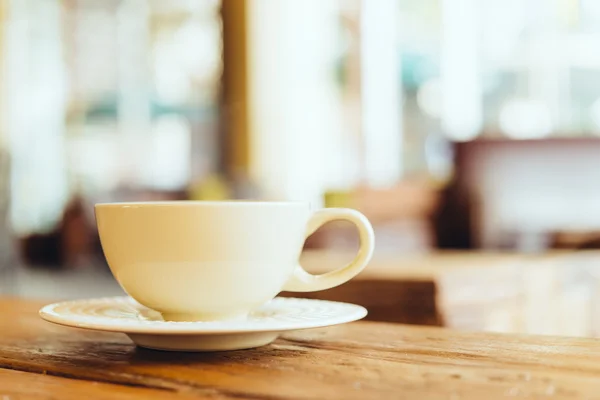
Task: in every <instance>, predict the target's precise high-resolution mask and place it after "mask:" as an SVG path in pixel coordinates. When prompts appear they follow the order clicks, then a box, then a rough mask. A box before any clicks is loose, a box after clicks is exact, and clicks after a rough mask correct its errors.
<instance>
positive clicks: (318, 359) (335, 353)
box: [0, 298, 600, 400]
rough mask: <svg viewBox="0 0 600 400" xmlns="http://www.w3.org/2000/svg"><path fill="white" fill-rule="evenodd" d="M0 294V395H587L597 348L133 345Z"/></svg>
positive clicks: (426, 333) (392, 338) (549, 344)
mask: <svg viewBox="0 0 600 400" xmlns="http://www.w3.org/2000/svg"><path fill="white" fill-rule="evenodd" d="M41 305H42V304H41V303H38V302H30V301H24V300H19V299H6V298H4V299H0V315H2V318H0V332H2V334H1V335H0V399H41V398H44V399H45V398H56V399H83V398H85V399H104V398H110V399H197V398H203V399H205V398H219V399H273V400H275V399H344V400H347V399H361V400H362V399H378V398H380V399H392V398H428V399H430V398H431V399H438V398H439V399H462V400H468V399H474V400H475V399H476V400H480V399H483V398H485V399H501V398H502V399H504V398H506V396H508V397H511V396H516V397H517V398H536V399H537V398H540V399H541V398H553V397H554V398H561V399H589V398H595V397H597V396H598V394H599V393H600V363H599V362H598V360H599V359H600V342H599V341H597V340H592V339H576V338H566V337H549V336H517V335H502V334H489V333H487V334H486V333H465V332H462V333H461V332H458V331H452V330H448V329H444V328H431V327H415V326H404V325H396V324H386V323H377V322H356V323H352V324H347V325H341V326H337V327H331V328H325V329H314V330H306V331H299V332H294V333H288V334H286V335H284V336H283V337H282V338H280V339H279V340H277V341H276V342H275V343H274V344H272V345H269V346H266V347H263V348H259V349H253V350H244V351H235V352H223V353H205V354H202V353H197V354H194V353H169V352H158V351H150V350H143V349H138V348H136V347H134V346H133V345H132V344H131V342H130V341H129V340H128V339H127V338H126V337H125V336H124V335H121V334H111V333H98V332H90V331H83V330H78V329H72V328H64V327H60V326H56V325H52V324H50V323H47V322H45V321H42V320H41V319H40V318H39V317H38V314H37V311H38V308H39V307H40V306H41Z"/></svg>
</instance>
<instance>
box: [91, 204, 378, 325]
mask: <svg viewBox="0 0 600 400" xmlns="http://www.w3.org/2000/svg"><path fill="white" fill-rule="evenodd" d="M95 214H96V222H97V225H98V231H99V234H100V241H101V244H102V249H103V251H104V255H105V257H106V260H107V262H108V264H109V267H110V269H111V271H112V273H113V275H114V276H115V278H116V279H117V281H118V282H119V284H120V285H121V287H122V288H123V289H124V290H125V291H126V292H127V293H128V294H129V295H130V296H131V297H132V298H133V299H135V300H136V301H137V302H139V303H140V304H142V305H144V306H146V307H149V308H151V309H154V310H156V311H159V312H160V313H161V314H162V316H163V318H164V319H165V320H170V321H208V320H224V319H235V318H244V317H246V316H247V315H248V313H250V312H251V311H252V310H254V309H256V308H257V307H259V306H261V305H262V304H264V303H266V302H268V301H269V300H271V299H273V298H274V297H275V296H277V294H278V293H279V292H281V291H282V290H285V291H295V292H309V291H318V290H324V289H329V288H332V287H334V286H337V285H340V284H342V283H344V282H346V281H348V280H350V279H352V278H353V277H354V276H355V275H356V274H358V273H359V272H360V271H361V270H362V269H363V268H364V267H365V266H366V265H367V263H368V262H369V261H370V259H371V256H372V254H373V249H374V235H373V228H372V227H371V224H370V223H369V221H368V220H367V218H366V217H365V216H364V215H362V214H361V213H359V212H358V211H355V210H350V209H342V208H326V209H321V210H318V211H315V212H312V211H311V209H310V207H309V205H308V204H307V203H302V202H258V201H257V202H253V201H223V202H220V201H172V202H139V203H105V204H97V205H96V206H95ZM332 220H347V221H350V222H352V223H353V224H355V225H356V227H357V228H358V231H359V234H360V242H361V245H360V250H359V252H358V255H357V256H356V258H355V259H354V261H353V262H351V263H350V264H349V265H347V266H344V267H342V268H339V269H337V270H335V271H332V272H329V273H326V274H322V275H311V274H309V273H308V272H306V271H305V270H304V269H302V267H301V266H300V265H299V262H298V260H299V257H300V253H301V251H302V248H303V243H304V240H305V238H306V237H307V236H308V235H310V234H312V233H313V232H314V231H316V230H317V229H318V228H319V227H320V226H322V225H323V224H325V223H326V222H329V221H332Z"/></svg>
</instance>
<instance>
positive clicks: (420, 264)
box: [284, 250, 600, 336]
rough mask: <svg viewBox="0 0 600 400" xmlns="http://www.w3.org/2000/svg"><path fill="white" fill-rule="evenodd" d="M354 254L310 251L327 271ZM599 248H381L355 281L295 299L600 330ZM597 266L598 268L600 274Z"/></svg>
mask: <svg viewBox="0 0 600 400" xmlns="http://www.w3.org/2000/svg"><path fill="white" fill-rule="evenodd" d="M352 256H353V254H352V253H350V252H345V251H344V252H332V251H316V250H311V251H306V252H305V253H304V254H303V258H302V260H301V262H302V264H303V265H304V266H305V267H306V268H307V269H308V270H310V271H312V272H315V273H322V272H326V271H328V270H332V269H334V268H335V267H337V266H340V265H343V264H344V263H346V262H348V261H349V260H351V259H352ZM599 268H600V252H596V251H589V252H562V251H555V252H551V253H547V254H543V255H526V254H515V253H488V252H452V251H449V252H434V253H424V254H417V255H404V256H402V255H398V254H389V255H386V254H385V253H379V254H376V255H375V256H374V258H373V261H372V262H371V263H370V265H369V266H368V267H367V268H366V269H365V270H364V271H363V272H362V273H361V274H360V275H359V276H358V277H356V278H355V279H353V280H352V281H350V282H348V283H346V284H344V285H342V286H338V287H336V288H333V289H330V290H327V291H322V292H313V293H284V295H286V296H292V297H308V298H316V299H323V300H334V301H336V300H337V301H346V302H351V303H357V304H361V305H363V306H365V307H366V308H367V309H368V310H369V315H368V316H367V319H370V320H374V321H385V322H400V323H407V324H422V325H423V324H424V325H437V326H445V327H450V328H455V329H463V330H471V331H496V332H515V333H539V334H554V335H576V336H600V314H598V311H597V310H600V307H598V305H600V290H598V289H600V284H599V282H600V281H599V280H598V276H600V274H599V273H600V269H599ZM596 270H598V273H597V272H595V271H596Z"/></svg>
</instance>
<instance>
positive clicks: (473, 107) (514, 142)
mask: <svg viewBox="0 0 600 400" xmlns="http://www.w3.org/2000/svg"><path fill="white" fill-rule="evenodd" d="M0 4H1V8H0V62H1V68H0V124H1V125H0V165H1V167H0V196H1V197H0V219H1V224H0V229H1V232H0V293H2V294H9V295H15V296H25V297H37V298H51V299H57V298H78V297H83V296H92V295H93V296H107V295H113V294H119V293H122V290H121V289H120V288H119V287H118V285H117V284H116V283H115V281H114V279H113V278H112V276H111V275H110V273H109V271H108V266H107V264H106V262H105V260H104V257H103V255H102V249H101V246H100V243H99V239H98V236H97V231H96V226H95V219H94V211H93V205H94V203H98V202H110V201H149V200H226V199H260V200H302V201H307V202H310V203H311V204H312V205H313V206H314V207H316V208H318V207H351V208H356V209H358V210H360V211H361V212H363V213H364V214H365V215H366V216H367V217H368V218H369V219H370V220H371V222H372V223H373V225H374V229H375V233H376V238H377V250H376V254H375V257H374V259H373V261H372V262H371V265H370V266H369V267H367V269H366V270H365V271H364V273H363V274H361V276H359V277H358V278H356V279H354V280H353V281H352V282H350V283H348V284H346V285H343V286H340V287H339V288H336V289H333V290H331V291H327V292H323V293H319V292H317V293H310V294H307V296H312V297H315V298H327V299H334V300H335V299H339V300H342V301H352V302H355V303H358V304H363V305H365V306H366V307H367V308H368V309H369V312H370V314H369V317H368V318H371V319H374V320H385V321H393V322H405V323H416V324H430V325H442V326H450V327H454V328H457V329H471V330H483V331H510V332H530V333H551V334H569V335H578V336H600V279H599V277H600V52H598V51H597V50H598V47H597V46H598V45H597V44H598V43H599V42H600V2H598V1H595V0H526V1H523V0H421V1H414V0H377V1H361V0H302V1H300V0H277V1H271V0H220V1H219V0H203V1H197V0H170V1H163V0H103V1H97V0H0ZM305 247H306V249H305V250H306V251H305V253H304V255H303V256H302V257H303V260H302V262H303V263H304V264H305V265H307V267H310V268H311V269H313V270H314V271H327V270H330V269H333V268H335V267H336V266H338V265H339V264H342V263H344V262H345V261H346V260H348V259H350V258H352V255H353V252H354V251H355V250H356V247H357V237H356V233H355V231H354V230H353V228H352V227H350V226H347V225H346V224H344V223H340V224H336V223H331V224H328V225H327V226H326V227H324V228H323V229H321V230H320V231H318V232H317V233H315V234H314V235H313V236H312V237H310V238H309V239H308V240H307V242H306V245H305ZM283 295H285V293H284V294H283ZM296 295H297V294H296Z"/></svg>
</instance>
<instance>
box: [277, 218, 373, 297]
mask: <svg viewBox="0 0 600 400" xmlns="http://www.w3.org/2000/svg"><path fill="white" fill-rule="evenodd" d="M335 220H344V221H349V222H352V223H353V224H354V225H355V226H356V228H357V229H358V233H359V238H360V249H359V250H358V254H357V255H356V257H355V258H354V260H353V261H352V262H351V263H350V264H348V265H346V266H344V267H341V268H338V269H336V270H334V271H331V272H327V273H324V274H321V275H313V274H310V273H308V272H306V270H304V268H302V266H301V265H298V266H297V267H296V269H295V270H294V273H293V275H292V277H291V278H290V280H289V281H288V282H287V283H286V285H285V286H284V288H283V290H284V291H290V292H316V291H319V290H325V289H330V288H332V287H335V286H339V285H341V284H343V283H345V282H347V281H349V280H350V279H352V278H354V277H355V276H356V275H358V273H359V272H361V271H362V270H363V269H364V268H365V267H366V266H367V264H368V263H369V261H371V257H372V256H373V250H374V249H375V234H374V233H373V227H372V226H371V223H370V222H369V220H368V219H367V217H365V216H364V215H363V214H361V213H360V212H358V211H356V210H352V209H348V208H324V209H321V210H318V211H315V212H314V213H313V215H312V217H311V218H310V220H309V221H308V226H307V232H306V237H309V236H310V235H312V234H313V233H314V232H315V231H316V230H317V229H319V228H320V227H321V226H323V225H325V224H326V223H327V222H330V221H335Z"/></svg>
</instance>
